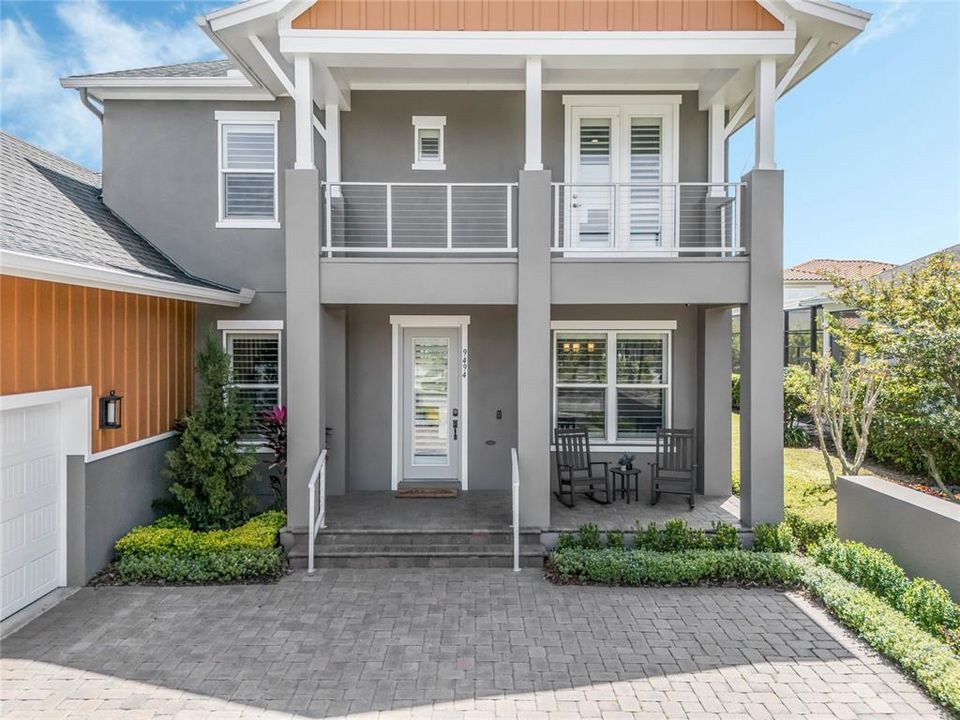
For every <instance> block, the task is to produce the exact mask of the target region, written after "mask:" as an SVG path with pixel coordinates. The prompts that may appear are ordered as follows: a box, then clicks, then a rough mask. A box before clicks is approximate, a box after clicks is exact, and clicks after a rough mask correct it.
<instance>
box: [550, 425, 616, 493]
mask: <svg viewBox="0 0 960 720" xmlns="http://www.w3.org/2000/svg"><path fill="white" fill-rule="evenodd" d="M553 435H554V440H555V441H556V446H557V452H556V456H557V480H558V484H559V491H558V492H555V493H554V495H556V496H557V499H558V500H559V501H560V502H561V503H563V504H564V505H566V506H567V507H570V508H572V507H573V494H574V493H575V492H583V493H585V494H586V496H587V497H588V498H590V499H591V500H593V501H594V502H596V503H601V504H603V505H606V504H608V503H609V502H610V501H611V499H612V497H613V485H612V482H611V479H610V473H609V472H608V470H609V463H607V462H602V461H595V460H593V459H592V458H591V457H590V434H589V433H588V432H587V431H586V430H585V429H584V428H573V429H560V428H557V429H556V430H554V431H553ZM597 485H601V487H599V488H598V487H596V486H597ZM597 490H603V492H604V496H603V500H597V498H596V497H595V496H594V493H595V492H596V491H597ZM564 495H566V496H567V497H568V498H569V502H568V501H565V500H564V499H563V497H564Z"/></svg>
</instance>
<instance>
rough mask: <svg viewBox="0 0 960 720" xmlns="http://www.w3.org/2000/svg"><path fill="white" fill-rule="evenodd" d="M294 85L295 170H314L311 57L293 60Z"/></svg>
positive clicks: (302, 56)
mask: <svg viewBox="0 0 960 720" xmlns="http://www.w3.org/2000/svg"><path fill="white" fill-rule="evenodd" d="M293 85H294V91H295V93H296V95H295V96H294V98H293V99H294V103H295V112H294V117H295V123H294V128H295V131H296V138H297V152H296V157H295V161H294V165H293V167H294V169H295V170H313V168H314V164H313V66H312V65H311V64H310V56H309V55H297V56H295V57H294V59H293Z"/></svg>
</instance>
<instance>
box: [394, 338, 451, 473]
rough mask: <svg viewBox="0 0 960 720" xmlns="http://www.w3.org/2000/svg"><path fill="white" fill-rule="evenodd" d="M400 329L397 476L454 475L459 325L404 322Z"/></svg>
mask: <svg viewBox="0 0 960 720" xmlns="http://www.w3.org/2000/svg"><path fill="white" fill-rule="evenodd" d="M402 333H403V339H402V354H401V356H402V363H401V378H400V384H401V392H400V398H401V404H400V422H401V429H402V473H403V474H402V478H403V479H404V480H453V481H459V480H460V448H461V438H462V437H463V427H464V421H465V418H464V417H463V415H462V414H461V403H460V397H461V383H460V380H461V372H460V369H461V341H460V328H458V327H455V328H453V327H423V328H418V327H404V328H403V329H402Z"/></svg>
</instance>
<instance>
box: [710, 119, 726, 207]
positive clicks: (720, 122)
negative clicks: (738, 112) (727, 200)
mask: <svg viewBox="0 0 960 720" xmlns="http://www.w3.org/2000/svg"><path fill="white" fill-rule="evenodd" d="M725 111H726V108H725V107H724V105H723V103H714V104H712V105H711V106H710V109H709V111H708V113H707V125H708V127H709V131H708V133H709V134H708V145H709V153H708V155H707V178H708V180H709V182H711V183H717V184H718V185H716V186H714V187H711V188H710V195H712V196H713V197H721V196H722V195H724V191H723V187H720V186H719V184H721V183H724V182H726V181H727V158H726V154H727V138H726V134H725V132H724V128H725V126H726V122H725V121H726V115H725Z"/></svg>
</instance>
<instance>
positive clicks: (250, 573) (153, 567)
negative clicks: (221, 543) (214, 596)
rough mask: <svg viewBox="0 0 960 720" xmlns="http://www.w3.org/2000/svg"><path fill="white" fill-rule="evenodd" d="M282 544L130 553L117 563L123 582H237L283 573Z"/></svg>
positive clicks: (276, 575)
mask: <svg viewBox="0 0 960 720" xmlns="http://www.w3.org/2000/svg"><path fill="white" fill-rule="evenodd" d="M283 567H284V559H283V553H282V552H281V550H280V548H269V549H262V548H261V549H251V548H245V549H239V550H226V551H223V552H217V553H211V554H208V555H196V556H183V555H176V554H173V553H151V554H141V555H137V554H134V555H126V556H124V557H121V558H120V559H119V560H118V561H117V564H116V569H117V572H118V574H119V575H120V579H121V580H122V581H123V582H161V581H162V582H197V583H199V582H236V581H239V580H258V579H263V578H276V577H279V576H280V575H281V574H282V573H283Z"/></svg>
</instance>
